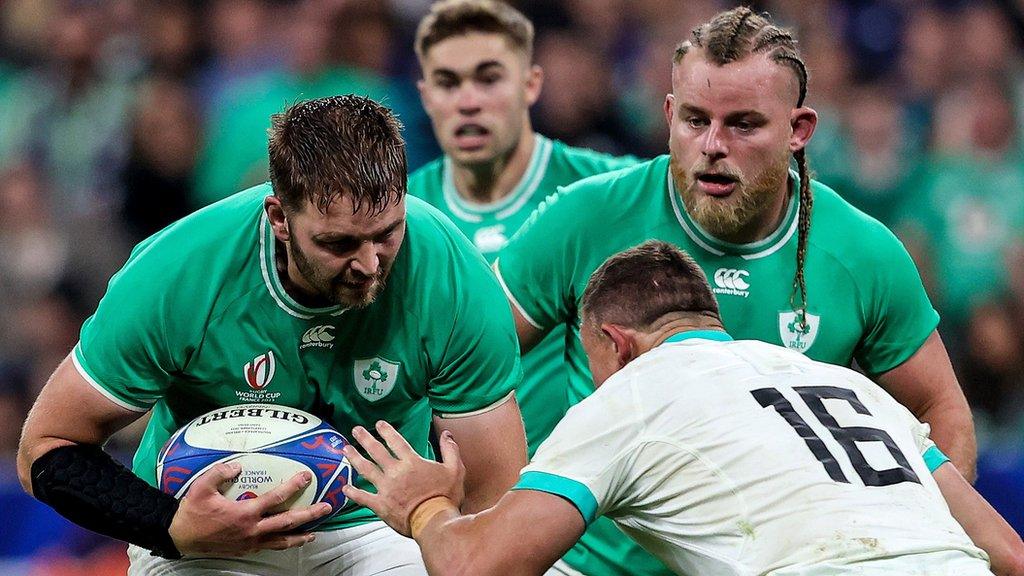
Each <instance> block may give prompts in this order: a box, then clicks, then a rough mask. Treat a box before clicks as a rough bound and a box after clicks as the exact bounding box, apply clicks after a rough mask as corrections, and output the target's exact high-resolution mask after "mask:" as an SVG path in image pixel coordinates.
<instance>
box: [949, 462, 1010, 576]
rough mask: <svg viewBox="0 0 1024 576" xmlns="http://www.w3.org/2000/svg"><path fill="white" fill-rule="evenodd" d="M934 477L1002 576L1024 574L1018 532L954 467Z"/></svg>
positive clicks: (958, 518)
mask: <svg viewBox="0 0 1024 576" xmlns="http://www.w3.org/2000/svg"><path fill="white" fill-rule="evenodd" d="M933 477H934V478H935V481H936V483H938V485H939V490H941V491H942V496H943V497H944V498H945V499H946V503H947V504H948V505H949V511H950V513H951V514H952V515H953V518H955V519H956V521H957V522H959V523H960V526H961V527H963V529H964V532H966V533H967V535H968V536H969V537H970V538H971V540H972V541H973V542H974V544H975V545H976V546H978V547H979V548H981V549H982V550H984V551H985V552H986V553H987V554H988V556H989V562H990V563H991V566H992V571H993V572H995V573H996V574H997V575H998V576H1022V575H1024V542H1022V541H1021V538H1020V536H1019V535H1018V534H1017V532H1016V531H1014V529H1013V528H1012V527H1011V526H1010V525H1009V524H1008V523H1007V522H1006V520H1004V519H1003V517H1002V516H1000V515H999V512H997V511H996V510H995V509H994V508H992V505H991V504H989V503H988V502H987V501H985V499H984V498H982V497H981V495H980V494H978V492H977V491H976V490H975V489H974V487H972V486H971V485H970V484H968V483H967V481H966V480H964V478H963V477H962V476H961V475H960V474H959V473H958V472H957V470H956V469H954V468H953V467H950V466H945V465H944V466H939V468H938V469H936V470H935V472H934V474H933Z"/></svg>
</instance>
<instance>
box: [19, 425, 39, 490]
mask: <svg viewBox="0 0 1024 576" xmlns="http://www.w3.org/2000/svg"><path fill="white" fill-rule="evenodd" d="M31 446H32V443H31V442H28V441H26V438H25V436H24V435H22V437H21V442H19V443H18V455H17V459H16V461H15V466H16V467H17V470H18V481H19V482H20V483H21V487H22V489H24V490H25V492H28V493H29V494H32V463H33V462H35V461H36V458H38V457H39V456H41V454H34V452H35V450H32V449H31Z"/></svg>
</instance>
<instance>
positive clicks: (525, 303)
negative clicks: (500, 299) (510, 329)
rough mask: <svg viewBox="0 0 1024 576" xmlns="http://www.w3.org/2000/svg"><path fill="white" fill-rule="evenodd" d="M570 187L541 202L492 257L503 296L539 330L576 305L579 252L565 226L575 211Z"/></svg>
mask: <svg viewBox="0 0 1024 576" xmlns="http://www.w3.org/2000/svg"><path fill="white" fill-rule="evenodd" d="M572 190H573V189H572V188H569V189H561V188H560V189H559V190H558V192H557V193H555V194H552V195H551V196H548V197H547V198H546V199H545V200H544V201H543V202H541V204H540V205H539V206H537V209H536V210H534V212H533V214H531V215H530V217H529V218H528V219H527V220H526V222H524V223H523V225H522V227H521V228H519V230H518V231H517V232H516V233H515V234H514V235H513V236H512V239H511V240H509V243H508V244H507V245H506V246H505V248H504V250H502V252H501V256H499V257H498V259H497V260H496V261H495V262H494V271H495V273H496V275H497V276H498V280H499V282H501V287H502V289H503V290H504V291H505V295H506V296H507V297H508V299H509V300H510V301H511V302H512V304H513V306H516V307H517V309H518V310H519V312H520V313H521V314H522V315H523V317H524V318H525V319H526V320H527V321H528V322H529V323H530V324H532V325H533V326H534V327H536V328H538V329H540V330H548V329H550V328H552V327H553V326H556V325H558V324H562V323H565V322H566V320H567V319H568V318H569V317H570V316H571V315H572V314H574V310H575V306H576V300H575V297H574V295H573V294H572V285H573V271H574V269H575V267H576V266H577V260H578V257H579V255H578V253H577V250H576V248H575V246H576V244H575V238H576V235H575V234H573V233H572V231H571V229H573V228H575V225H576V224H577V223H578V222H579V217H580V213H579V211H578V210H577V209H576V208H574V207H573V206H574V205H575V204H576V202H575V200H576V198H572V197H571V191H572Z"/></svg>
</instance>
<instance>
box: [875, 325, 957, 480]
mask: <svg viewBox="0 0 1024 576" xmlns="http://www.w3.org/2000/svg"><path fill="white" fill-rule="evenodd" d="M877 380H878V383H879V384H881V385H882V386H883V387H884V388H885V389H886V390H887V391H888V392H889V393H890V394H892V396H893V397H894V398H896V400H897V401H899V403H900V404H903V405H904V406H906V407H907V408H908V409H909V410H910V411H911V412H913V413H914V416H916V417H917V419H918V420H920V421H922V422H925V423H927V424H928V425H929V426H930V427H931V438H932V440H934V441H935V443H936V444H937V445H938V446H939V448H940V449H941V450H942V451H943V452H944V453H945V454H946V455H947V456H949V458H950V460H952V461H953V465H955V466H956V467H957V469H958V470H960V473H961V474H963V476H964V478H966V479H967V480H968V481H972V482H973V481H974V475H975V471H974V466H975V460H976V459H977V446H976V444H975V438H974V420H973V418H972V417H971V409H970V407H969V406H968V405H967V398H966V397H965V396H964V393H963V390H961V389H960V383H959V382H958V381H957V379H956V374H955V373H954V372H953V366H952V364H950V362H949V355H948V354H947V353H946V348H945V346H943V344H942V339H941V338H940V337H939V335H938V333H937V332H932V334H931V336H929V337H928V339H927V340H926V341H925V343H924V344H923V345H922V346H921V348H920V349H918V351H917V352H915V353H914V355H913V356H911V357H910V358H909V359H908V360H907V361H906V362H904V363H903V364H901V365H899V366H897V367H895V368H893V369H892V370H889V371H888V372H885V373H883V374H880V375H878V377H877Z"/></svg>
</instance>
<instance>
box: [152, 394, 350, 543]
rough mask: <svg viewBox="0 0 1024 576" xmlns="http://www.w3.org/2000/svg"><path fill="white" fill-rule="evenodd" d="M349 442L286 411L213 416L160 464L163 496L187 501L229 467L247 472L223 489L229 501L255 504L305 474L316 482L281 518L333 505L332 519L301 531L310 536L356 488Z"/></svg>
mask: <svg viewBox="0 0 1024 576" xmlns="http://www.w3.org/2000/svg"><path fill="white" fill-rule="evenodd" d="M346 444H348V442H347V441H346V440H345V438H344V437H343V436H342V435H341V434H340V433H338V431H337V430H335V429H334V428H332V427H331V426H330V425H328V424H327V423H325V422H323V421H322V420H321V419H320V418H317V417H316V416H313V415H312V414H309V413H308V412H303V411H302V410H297V409H295V408H288V407H286V406H277V405H272V404H240V405H238V406H228V407H226V408H218V409H217V410H213V411H212V412H207V413H206V414H203V415H202V416H199V417H198V418H196V419H195V420H193V421H191V422H189V423H188V424H186V425H185V426H183V427H182V428H181V429H180V430H178V431H177V432H175V433H174V434H173V435H172V436H171V437H170V439H169V440H168V441H167V443H166V444H165V445H164V447H163V449H162V450H161V451H160V455H159V457H158V458H157V464H156V476H157V481H158V482H159V487H160V490H163V491H164V492H165V493H167V494H170V495H172V496H174V497H175V498H179V499H180V498H181V497H182V496H184V495H185V493H186V492H187V491H188V489H189V486H191V485H192V481H193V480H195V478H196V477H198V476H199V475H200V474H202V473H203V472H205V471H207V470H209V469H210V468H212V467H213V466H214V465H216V464H219V463H221V462H236V463H238V464H239V465H241V467H242V472H241V473H240V474H239V475H238V476H237V477H235V478H233V479H231V480H228V481H227V482H225V483H224V484H222V485H221V487H220V491H221V493H222V494H224V496H225V497H226V498H229V499H232V500H245V499H248V498H255V497H257V496H259V495H261V494H264V493H266V492H269V491H271V490H273V489H274V488H276V487H277V486H279V485H281V484H283V483H284V482H285V481H287V480H288V479H289V478H291V477H293V476H295V474H298V473H299V472H302V471H309V472H310V473H311V474H312V476H313V481H312V482H310V484H309V486H307V487H306V488H305V489H303V490H302V491H300V492H299V493H298V494H296V495H295V496H293V497H292V498H290V499H289V500H288V501H286V502H285V503H284V504H282V505H281V506H279V507H277V508H275V509H273V510H271V512H273V513H277V512H283V511H285V510H289V509H294V508H301V507H304V506H309V505H311V504H316V503H319V502H327V503H328V504H330V505H331V514H330V515H328V516H325V517H323V518H318V519H317V520H316V521H315V522H313V523H310V524H307V525H305V526H301V527H299V528H298V529H297V530H298V531H306V530H309V529H310V528H312V527H314V526H316V525H317V524H320V523H321V522H323V521H325V520H327V519H328V518H330V517H331V516H334V515H335V514H337V513H338V512H339V511H341V509H342V508H344V507H345V505H346V504H347V503H348V500H347V498H345V495H344V494H342V492H341V488H342V487H343V486H345V485H346V484H348V483H351V482H353V481H354V480H355V478H354V477H353V475H354V474H355V472H354V471H353V469H352V466H351V465H350V464H349V462H348V459H346V458H345V455H344V454H343V453H342V449H344V448H345V445H346Z"/></svg>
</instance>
